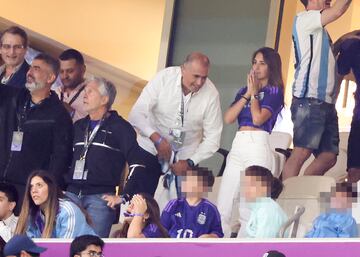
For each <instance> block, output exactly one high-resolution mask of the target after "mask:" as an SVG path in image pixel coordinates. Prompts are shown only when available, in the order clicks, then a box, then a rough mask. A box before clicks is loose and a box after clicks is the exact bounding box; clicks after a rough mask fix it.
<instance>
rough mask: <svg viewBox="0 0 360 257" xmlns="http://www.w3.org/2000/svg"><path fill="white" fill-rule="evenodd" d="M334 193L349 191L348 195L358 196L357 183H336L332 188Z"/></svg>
mask: <svg viewBox="0 0 360 257" xmlns="http://www.w3.org/2000/svg"><path fill="white" fill-rule="evenodd" d="M331 191H332V192H333V193H337V192H344V193H347V197H352V198H357V195H358V194H357V188H356V184H352V183H350V182H342V183H336V185H335V188H333V189H332V190H331Z"/></svg>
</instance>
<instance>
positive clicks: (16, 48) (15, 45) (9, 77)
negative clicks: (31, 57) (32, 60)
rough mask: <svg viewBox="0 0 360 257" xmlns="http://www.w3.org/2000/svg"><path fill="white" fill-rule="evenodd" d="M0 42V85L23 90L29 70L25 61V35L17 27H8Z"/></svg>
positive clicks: (26, 38)
mask: <svg viewBox="0 0 360 257" xmlns="http://www.w3.org/2000/svg"><path fill="white" fill-rule="evenodd" d="M0 42H1V47H0V54H1V58H2V59H3V61H4V64H3V65H2V66H1V67H0V84H1V85H9V86H14V87H19V88H23V87H24V86H25V83H26V73H27V71H28V70H29V64H28V63H27V62H26V61H25V54H26V50H27V47H28V37H27V34H26V32H25V31H24V30H23V29H21V28H19V27H10V28H8V29H6V30H5V31H4V32H3V33H2V35H1V37H0Z"/></svg>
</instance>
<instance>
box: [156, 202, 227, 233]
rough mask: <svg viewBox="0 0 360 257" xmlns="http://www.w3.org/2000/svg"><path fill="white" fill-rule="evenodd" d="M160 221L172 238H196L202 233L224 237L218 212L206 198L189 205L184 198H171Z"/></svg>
mask: <svg viewBox="0 0 360 257" xmlns="http://www.w3.org/2000/svg"><path fill="white" fill-rule="evenodd" d="M161 223H162V224H163V226H164V227H165V228H166V229H167V230H168V232H169V236H170V237H172V238H196V237H199V236H201V235H203V234H216V235H217V236H218V237H224V233H223V231H222V228H221V220H220V214H219V212H218V210H217V208H216V206H215V205H214V204H212V203H211V202H209V201H208V200H206V199H201V201H200V203H199V204H198V205H196V206H190V205H189V204H188V202H187V201H186V199H185V198H180V199H174V200H171V201H170V202H169V203H168V204H167V205H166V207H165V209H164V210H163V212H162V214H161Z"/></svg>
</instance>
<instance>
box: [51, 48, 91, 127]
mask: <svg viewBox="0 0 360 257" xmlns="http://www.w3.org/2000/svg"><path fill="white" fill-rule="evenodd" d="M59 61H60V79H61V83H62V86H60V87H58V88H56V89H55V91H56V94H57V95H58V97H59V99H60V100H61V102H63V104H64V106H65V108H66V109H67V110H68V111H69V113H70V115H71V118H72V120H73V122H74V123H75V121H77V120H79V119H82V118H84V117H85V116H86V115H87V112H86V111H85V108H84V102H83V99H84V88H85V83H84V82H85V78H84V75H85V71H86V66H85V63H84V57H83V56H82V54H81V53H80V52H79V51H77V50H75V49H68V50H65V51H64V52H62V53H61V54H60V56H59Z"/></svg>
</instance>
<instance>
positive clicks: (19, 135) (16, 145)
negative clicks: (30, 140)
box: [11, 131, 24, 152]
mask: <svg viewBox="0 0 360 257" xmlns="http://www.w3.org/2000/svg"><path fill="white" fill-rule="evenodd" d="M23 138H24V132H22V131H14V132H13V135H12V141H11V151H13V152H20V151H21V147H22V143H23Z"/></svg>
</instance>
